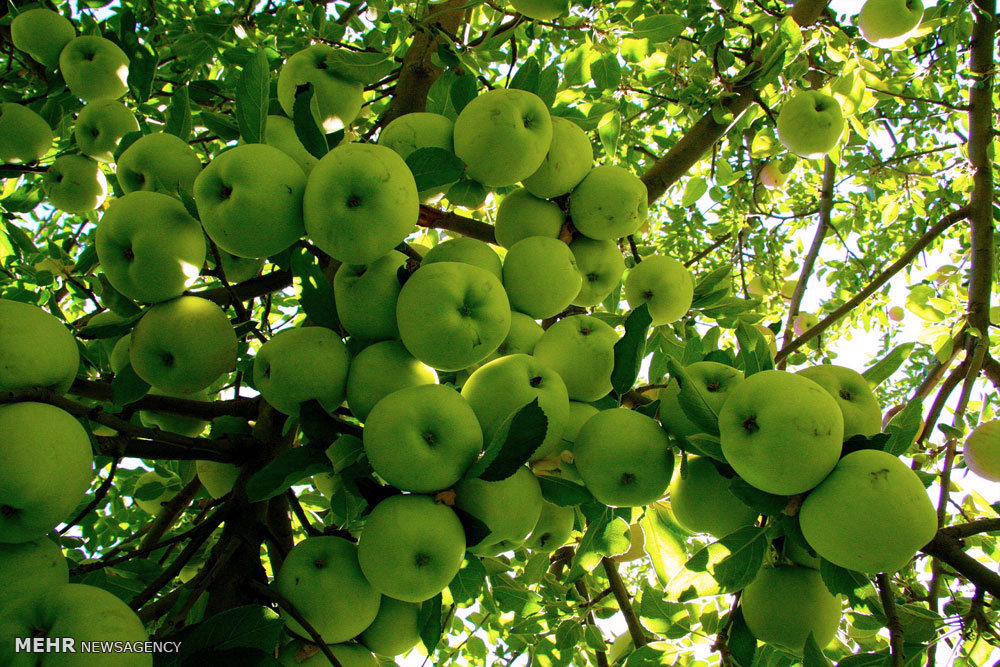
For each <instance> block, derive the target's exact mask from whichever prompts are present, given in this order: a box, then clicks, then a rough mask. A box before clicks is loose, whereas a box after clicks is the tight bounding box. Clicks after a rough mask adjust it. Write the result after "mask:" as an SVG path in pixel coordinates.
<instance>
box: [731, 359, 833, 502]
mask: <svg viewBox="0 0 1000 667" xmlns="http://www.w3.org/2000/svg"><path fill="white" fill-rule="evenodd" d="M719 438H720V442H721V445H722V453H723V454H724V455H725V457H726V460H727V461H728V462H729V465H731V466H732V467H733V468H734V469H735V470H736V473H737V474H738V475H739V476H740V477H742V478H743V479H745V480H746V481H747V482H748V483H750V484H752V485H753V486H755V487H757V488H758V489H760V490H761V491H766V492H768V493H774V494H778V495H784V496H789V495H793V494H796V493H805V492H806V491H808V490H810V489H812V488H813V487H815V486H816V485H817V484H819V483H820V482H821V481H822V480H823V478H824V477H826V476H827V474H829V472H830V471H831V470H833V467H834V466H835V465H837V460H838V459H839V458H840V452H841V449H842V445H843V442H844V418H843V416H842V415H841V412H840V407H839V406H838V405H837V402H836V401H834V400H833V397H831V396H830V394H828V393H827V392H826V390H824V389H823V388H822V387H821V386H819V385H818V384H816V383H815V382H813V381H812V380H810V379H809V378H806V377H803V376H801V375H795V374H794V373H789V372H787V371H761V372H760V373H755V374H754V375H751V376H750V377H748V378H747V379H746V380H744V381H743V382H742V383H740V385H739V386H737V387H736V388H735V389H733V390H732V391H731V392H730V394H729V399H728V400H727V401H726V402H725V404H724V405H723V406H722V410H721V411H720V412H719Z"/></svg>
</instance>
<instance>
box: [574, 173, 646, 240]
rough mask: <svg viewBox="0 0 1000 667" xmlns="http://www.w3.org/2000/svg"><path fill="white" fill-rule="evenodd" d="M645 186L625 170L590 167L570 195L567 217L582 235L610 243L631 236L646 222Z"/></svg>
mask: <svg viewBox="0 0 1000 667" xmlns="http://www.w3.org/2000/svg"><path fill="white" fill-rule="evenodd" d="M648 196H649V193H648V192H647V191H646V184H645V183H643V182H642V181H641V180H639V178H638V177H637V176H635V175H634V174H633V173H632V172H630V171H628V170H627V169H623V168H621V167H617V166H614V165H602V166H600V167H594V168H593V169H591V170H590V173H589V174H587V176H586V177H585V178H584V179H583V180H582V181H581V182H580V184H579V185H577V186H576V188H575V189H574V190H573V192H572V193H570V196H569V214H570V216H571V217H572V218H573V225H574V226H575V227H576V228H577V229H578V230H580V233H581V234H583V235H584V236H589V237H590V238H592V239H597V240H599V241H614V240H615V239H619V238H621V237H623V236H628V235H629V234H634V233H635V232H636V231H638V230H639V228H640V227H641V226H642V223H644V222H646V216H647V211H648V201H647V200H648Z"/></svg>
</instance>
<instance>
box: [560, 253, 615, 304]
mask: <svg viewBox="0 0 1000 667" xmlns="http://www.w3.org/2000/svg"><path fill="white" fill-rule="evenodd" d="M569 249H570V250H571V251H572V252H573V257H574V258H575V259H576V267H577V269H578V270H579V271H580V275H581V276H583V284H582V285H581V286H580V292H579V293H578V294H577V295H576V298H575V299H573V305H574V306H583V307H586V308H589V307H591V306H596V305H597V304H599V303H600V302H602V301H604V299H606V298H607V297H608V295H609V294H611V291H612V290H614V288H615V287H616V286H617V285H618V281H620V280H621V278H622V274H623V273H625V258H623V257H622V253H621V250H619V249H618V244H616V243H615V242H614V241H595V240H594V239H590V238H587V237H586V236H578V237H576V238H575V239H573V241H572V243H570V244H569Z"/></svg>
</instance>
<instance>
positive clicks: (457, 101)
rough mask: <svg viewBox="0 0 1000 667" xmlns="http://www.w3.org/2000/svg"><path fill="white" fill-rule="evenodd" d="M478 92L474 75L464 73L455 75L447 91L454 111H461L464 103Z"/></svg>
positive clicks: (469, 100)
mask: <svg viewBox="0 0 1000 667" xmlns="http://www.w3.org/2000/svg"><path fill="white" fill-rule="evenodd" d="M478 92H479V89H478V82H477V81H476V77H474V76H472V75H471V74H464V75H463V76H459V77H457V78H456V79H455V82H454V83H453V84H451V89H450V90H449V91H448V96H449V97H450V98H451V105H452V106H453V107H455V113H462V109H464V108H465V105H466V104H468V103H469V102H471V101H472V100H474V99H475V98H476V95H477V94H478Z"/></svg>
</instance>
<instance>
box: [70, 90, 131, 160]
mask: <svg viewBox="0 0 1000 667" xmlns="http://www.w3.org/2000/svg"><path fill="white" fill-rule="evenodd" d="M138 131H139V121H137V120H136V119H135V114H134V113H132V112H131V111H129V110H128V108H126V107H125V105H124V104H122V103H121V102H117V101H115V100H97V101H96V102H91V103H90V104H88V105H86V106H85V107H83V109H81V110H80V115H79V116H77V117H76V124H75V125H74V126H73V136H74V137H75V138H76V145H77V146H79V147H80V152H81V153H83V154H84V155H86V156H88V157H91V158H93V159H95V160H98V161H100V162H114V152H115V149H116V148H118V143H119V142H120V141H121V139H122V137H124V136H125V135H126V134H128V133H129V132H138Z"/></svg>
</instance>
